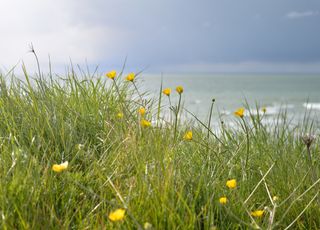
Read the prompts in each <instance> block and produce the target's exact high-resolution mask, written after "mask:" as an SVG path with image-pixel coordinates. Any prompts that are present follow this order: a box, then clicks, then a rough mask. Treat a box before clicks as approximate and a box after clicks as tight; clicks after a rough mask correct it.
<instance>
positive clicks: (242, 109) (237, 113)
mask: <svg viewBox="0 0 320 230" xmlns="http://www.w3.org/2000/svg"><path fill="white" fill-rule="evenodd" d="M234 115H236V116H238V117H241V118H242V117H243V115H244V108H239V109H237V111H235V112H234Z"/></svg>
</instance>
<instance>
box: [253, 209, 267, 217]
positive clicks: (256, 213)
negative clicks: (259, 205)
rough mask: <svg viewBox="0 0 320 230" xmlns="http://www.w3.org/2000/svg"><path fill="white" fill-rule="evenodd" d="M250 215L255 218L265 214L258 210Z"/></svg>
mask: <svg viewBox="0 0 320 230" xmlns="http://www.w3.org/2000/svg"><path fill="white" fill-rule="evenodd" d="M250 214H251V216H253V217H261V216H263V214H264V210H256V211H254V212H251V213H250Z"/></svg>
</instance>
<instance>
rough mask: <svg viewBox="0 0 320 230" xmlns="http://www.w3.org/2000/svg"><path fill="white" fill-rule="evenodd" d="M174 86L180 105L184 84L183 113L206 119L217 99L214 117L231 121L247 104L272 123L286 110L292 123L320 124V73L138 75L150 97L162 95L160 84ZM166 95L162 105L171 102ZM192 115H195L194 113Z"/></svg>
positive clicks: (175, 100) (175, 95) (253, 112)
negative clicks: (178, 92) (310, 122)
mask: <svg viewBox="0 0 320 230" xmlns="http://www.w3.org/2000/svg"><path fill="white" fill-rule="evenodd" d="M161 84H162V87H163V88H171V89H172V93H171V96H170V97H171V103H172V105H175V104H177V100H178V94H177V93H176V92H175V88H176V87H177V86H178V85H181V86H183V88H184V92H183V94H182V101H183V107H184V111H183V113H186V114H189V117H190V115H191V113H192V114H194V115H195V116H197V118H198V119H200V120H202V121H206V120H207V119H208V117H209V112H210V107H211V103H212V100H213V99H214V100H215V102H214V107H213V119H215V120H216V121H218V120H219V121H220V120H232V119H233V118H234V111H235V110H236V109H237V108H239V107H246V108H247V110H246V114H245V115H247V116H249V112H248V110H250V111H251V114H256V113H258V112H259V113H262V111H261V109H262V108H265V109H266V110H265V111H266V112H265V115H264V116H265V117H266V118H265V121H269V122H272V121H273V120H275V119H276V118H277V117H278V116H279V114H284V113H286V114H287V116H288V119H289V120H290V122H291V123H292V124H298V123H301V122H302V121H303V119H306V117H308V118H309V120H310V119H311V120H313V121H315V124H317V125H319V118H320V74H256V73H249V74H243V73H241V74H240V73H219V74H218V73H215V74H210V73H207V74H203V73H201V74H198V73H184V74H181V73H179V74H166V73H163V74H148V73H143V74H141V75H139V76H138V85H139V88H141V89H142V90H143V92H147V94H148V96H149V97H152V98H154V99H157V98H159V91H160V86H161ZM167 99H168V98H166V96H164V95H163V97H162V105H163V106H165V105H166V104H167V105H169V100H167ZM192 116H193V115H192Z"/></svg>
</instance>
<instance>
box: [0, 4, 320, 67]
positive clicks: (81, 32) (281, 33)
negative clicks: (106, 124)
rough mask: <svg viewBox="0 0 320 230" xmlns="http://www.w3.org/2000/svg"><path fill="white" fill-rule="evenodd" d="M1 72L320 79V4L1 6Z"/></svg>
mask: <svg viewBox="0 0 320 230" xmlns="http://www.w3.org/2000/svg"><path fill="white" fill-rule="evenodd" d="M0 3H1V4H0V31H1V37H0V41H1V42H0V69H1V70H2V71H4V70H6V69H9V68H10V67H12V66H14V65H15V64H17V63H18V66H19V65H21V61H22V60H23V61H24V62H25V63H26V64H27V67H29V68H30V69H32V68H33V67H34V60H33V58H32V56H31V54H30V53H28V49H29V48H28V44H30V43H31V42H32V43H33V45H34V47H35V50H36V52H37V53H38V55H39V58H40V62H41V65H42V66H43V69H45V67H46V66H47V63H48V55H50V57H51V60H52V64H53V67H54V68H56V71H60V70H62V69H64V67H65V66H66V65H68V63H69V60H70V59H71V60H72V62H73V63H75V64H78V63H79V64H83V63H85V62H86V61H87V63H88V64H89V66H91V67H92V66H95V65H99V66H100V70H102V71H103V70H104V69H106V70H108V69H111V68H112V69H113V68H116V69H117V68H120V66H121V65H122V63H123V61H124V59H125V57H126V56H127V57H128V62H127V63H128V69H132V70H133V71H136V70H138V69H142V68H144V67H148V71H149V72H161V71H164V72H180V71H181V72H188V71H201V72H251V71H255V72H320V0H241V1H236V0H198V1H196V0H91V1H88V0H87V1H85V0H28V1H27V0H0Z"/></svg>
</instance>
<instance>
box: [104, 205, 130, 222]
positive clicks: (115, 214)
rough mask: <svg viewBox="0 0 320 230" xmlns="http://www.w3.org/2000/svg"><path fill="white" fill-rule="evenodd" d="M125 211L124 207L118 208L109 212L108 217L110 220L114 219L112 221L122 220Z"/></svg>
mask: <svg viewBox="0 0 320 230" xmlns="http://www.w3.org/2000/svg"><path fill="white" fill-rule="evenodd" d="M125 213H126V210H125V209H123V208H119V209H117V210H115V211H113V212H110V214H109V216H108V217H109V219H110V220H111V221H114V222H115V221H120V220H123V218H124V215H125Z"/></svg>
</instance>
